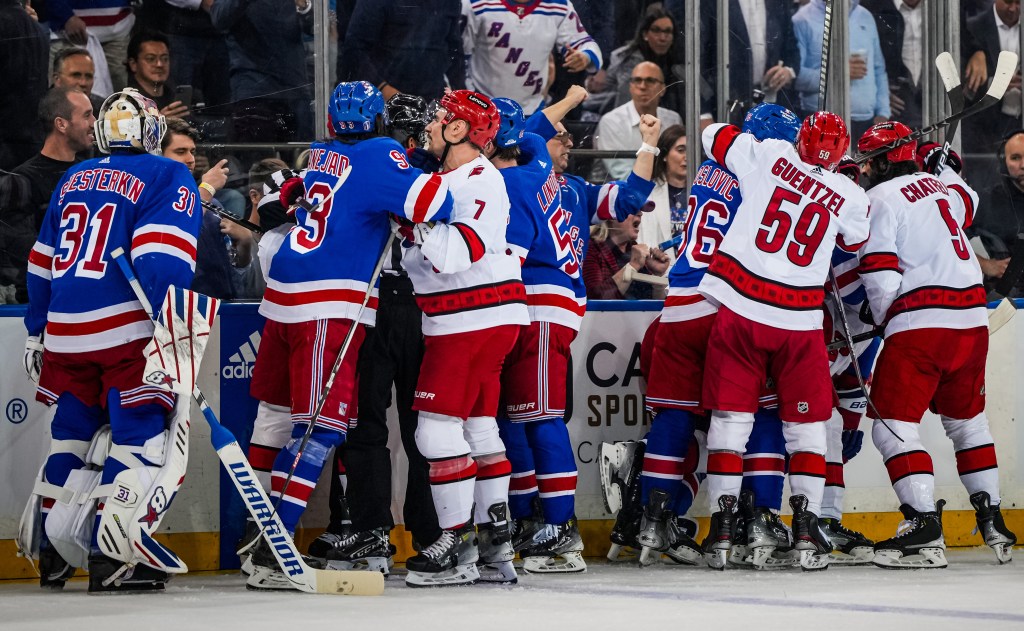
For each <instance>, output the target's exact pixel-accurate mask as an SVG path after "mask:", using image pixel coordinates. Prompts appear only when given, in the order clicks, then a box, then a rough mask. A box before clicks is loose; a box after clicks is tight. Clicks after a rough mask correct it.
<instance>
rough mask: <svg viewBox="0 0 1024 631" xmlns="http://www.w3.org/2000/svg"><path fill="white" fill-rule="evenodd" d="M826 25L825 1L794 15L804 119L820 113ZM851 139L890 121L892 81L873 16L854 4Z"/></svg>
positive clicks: (851, 21)
mask: <svg viewBox="0 0 1024 631" xmlns="http://www.w3.org/2000/svg"><path fill="white" fill-rule="evenodd" d="M824 24H825V0H811V1H810V3H808V4H805V5H804V6H802V7H800V10H799V11H797V12H796V14H795V15H793V33H794V35H796V40H797V43H798V44H799V46H800V72H799V73H798V74H797V78H796V89H797V90H798V91H799V92H800V108H799V110H798V112H799V114H800V116H801V117H803V116H806V115H808V114H810V113H812V112H815V111H817V110H818V79H819V77H820V74H821V40H822V32H823V30H824ZM849 27H850V28H849V32H850V60H849V64H850V119H851V121H850V122H851V124H850V137H851V138H860V137H861V135H863V133H864V132H865V131H867V129H868V128H869V127H871V126H872V125H874V124H875V123H880V122H882V121H885V120H888V119H889V116H890V111H891V110H890V109H889V78H888V76H887V74H886V72H885V58H884V57H883V56H882V46H881V43H880V42H879V40H878V29H877V28H876V27H875V19H874V18H873V17H872V16H871V13H870V12H869V11H868V10H867V9H865V8H864V7H862V6H859V5H858V4H857V3H855V2H851V3H850V16H849Z"/></svg>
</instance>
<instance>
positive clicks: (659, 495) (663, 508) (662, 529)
mask: <svg viewBox="0 0 1024 631" xmlns="http://www.w3.org/2000/svg"><path fill="white" fill-rule="evenodd" d="M671 502H672V496H671V495H669V494H668V493H667V492H666V491H665V490H664V489H652V490H651V495H650V497H649V498H648V502H647V506H646V507H645V508H644V514H643V515H644V516H643V519H642V520H641V522H640V532H639V533H637V536H636V541H637V543H639V544H640V566H641V567H643V566H646V565H651V564H653V563H655V562H656V561H658V560H659V559H660V558H661V553H662V552H664V551H665V550H667V549H668V517H669V513H670V509H669V506H668V505H669V504H670V503H671Z"/></svg>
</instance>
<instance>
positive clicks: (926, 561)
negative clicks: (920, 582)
mask: <svg viewBox="0 0 1024 631" xmlns="http://www.w3.org/2000/svg"><path fill="white" fill-rule="evenodd" d="M871 562H872V563H874V564H875V565H876V566H878V567H881V568H885V569H887V570H913V569H932V568H944V567H946V566H948V565H949V562H948V561H946V553H945V552H944V551H943V549H942V548H921V549H919V550H918V551H917V554H911V555H908V556H903V555H902V554H901V553H900V552H899V551H898V550H875V556H874V558H873V559H872V560H871Z"/></svg>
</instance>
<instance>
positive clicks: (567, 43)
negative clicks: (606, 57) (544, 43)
mask: <svg viewBox="0 0 1024 631" xmlns="http://www.w3.org/2000/svg"><path fill="white" fill-rule="evenodd" d="M566 5H567V6H568V8H569V13H568V15H566V16H565V19H563V20H562V21H561V22H559V23H558V35H557V39H556V40H555V45H556V46H557V47H558V48H559V49H565V48H568V49H571V50H578V51H580V52H582V53H585V54H586V55H587V56H588V57H590V62H591V66H590V67H589V68H587V71H588V72H597V71H598V70H600V69H601V48H600V47H598V45H597V42H595V41H594V38H593V37H591V36H590V33H588V32H587V29H586V28H584V26H583V23H582V22H581V21H580V16H579V15H578V14H577V13H576V9H575V7H573V6H572V2H571V0H566Z"/></svg>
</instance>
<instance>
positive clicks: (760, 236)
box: [700, 112, 868, 570]
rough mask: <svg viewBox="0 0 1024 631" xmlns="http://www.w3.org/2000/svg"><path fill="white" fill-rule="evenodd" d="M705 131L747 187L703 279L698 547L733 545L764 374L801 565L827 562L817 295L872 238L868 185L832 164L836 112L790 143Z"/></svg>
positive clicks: (826, 396) (824, 371)
mask: <svg viewBox="0 0 1024 631" xmlns="http://www.w3.org/2000/svg"><path fill="white" fill-rule="evenodd" d="M703 141H704V150H705V151H706V152H707V154H708V156H710V157H711V159H713V160H715V161H716V162H718V163H719V164H722V165H723V166H725V167H726V168H728V169H729V170H730V171H732V172H733V173H734V174H735V175H736V179H737V180H738V182H739V187H740V193H741V194H742V196H743V202H742V204H741V205H740V209H739V211H738V212H737V213H736V218H735V219H734V220H733V223H732V226H731V227H730V229H729V232H728V233H727V234H726V235H725V238H724V239H723V240H722V243H721V245H720V246H719V248H718V251H717V254H716V256H715V258H714V260H713V261H712V263H711V266H710V267H709V268H708V271H707V274H706V275H705V276H704V279H703V280H702V281H701V284H700V291H701V293H703V294H704V295H705V296H706V297H707V298H708V300H709V301H711V302H712V303H714V304H717V305H718V306H719V310H718V316H717V317H716V319H715V322H714V325H713V326H712V329H711V336H710V339H709V341H708V353H707V358H706V363H705V368H704V385H703V393H702V396H703V399H704V405H705V406H706V407H707V408H709V409H711V410H713V412H712V420H711V430H710V432H709V434H708V450H709V456H708V488H709V492H708V496H709V499H710V501H711V505H712V507H713V508H712V510H715V509H718V512H717V513H715V516H714V519H713V523H712V531H711V533H710V535H709V537H708V540H706V541H705V553H710V555H711V557H710V558H709V561H715V562H717V561H719V560H721V557H722V555H723V553H727V552H728V550H729V544H728V543H727V542H726V537H724V535H726V534H728V532H729V530H731V521H732V513H733V510H734V506H735V500H736V497H737V496H738V494H739V490H740V482H741V475H740V473H741V472H742V470H743V461H742V456H741V454H742V453H743V450H744V446H745V445H746V441H747V438H748V437H749V435H750V431H751V428H752V426H753V421H754V412H755V411H756V410H757V408H758V397H759V395H760V393H761V385H762V384H763V383H765V381H766V379H767V378H771V379H772V380H773V381H774V382H775V385H776V388H777V390H778V397H779V417H780V418H781V419H782V421H783V433H784V435H785V437H786V449H787V451H788V452H789V454H790V469H789V470H790V488H791V490H792V493H793V497H792V498H791V500H790V503H791V504H792V505H793V509H794V520H793V524H794V528H793V530H794V541H795V548H796V549H797V550H799V551H800V556H801V565H802V566H803V567H804V569H809V570H810V569H823V568H825V567H828V553H829V552H831V544H829V543H828V540H827V539H825V538H824V537H823V536H822V535H821V534H820V530H819V528H818V523H817V520H818V515H819V514H820V511H821V498H822V493H823V490H824V481H825V458H824V454H825V450H826V442H825V425H824V421H826V420H828V418H829V417H830V416H831V411H832V386H831V382H830V379H829V371H828V356H827V354H826V352H825V348H824V346H823V345H822V343H821V340H822V332H821V328H822V311H821V306H822V301H823V299H824V284H825V279H826V277H827V276H828V269H829V261H830V259H831V256H832V250H833V248H834V247H835V246H836V245H838V246H839V247H841V248H843V249H846V250H848V251H855V250H856V249H858V248H859V247H860V246H861V245H863V243H864V241H865V240H866V239H867V236H868V219H867V217H868V200H867V196H866V195H865V194H864V192H863V191H862V190H861V189H860V188H859V187H858V186H857V185H855V184H854V183H853V182H851V181H850V180H849V179H847V178H846V177H843V176H842V175H839V174H836V173H834V172H833V170H834V169H835V167H836V166H837V165H838V163H839V159H840V157H841V156H842V155H843V153H844V152H845V151H846V148H847V147H848V146H849V134H848V133H847V131H846V125H845V123H843V121H842V119H841V118H839V117H838V116H836V115H835V114H831V113H829V112H818V113H816V114H812V115H811V116H809V117H808V118H807V119H806V120H805V121H804V123H803V125H802V126H801V128H800V133H799V135H798V137H797V146H796V147H795V148H794V147H793V145H791V144H789V143H787V142H785V141H779V140H771V139H769V140H765V141H764V142H758V141H757V140H756V139H755V138H754V137H753V136H751V135H749V134H741V133H740V130H739V129H737V128H736V127H734V126H732V125H711V126H710V127H708V128H707V129H706V130H705V131H704V134H703ZM723 565H724V563H723Z"/></svg>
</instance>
